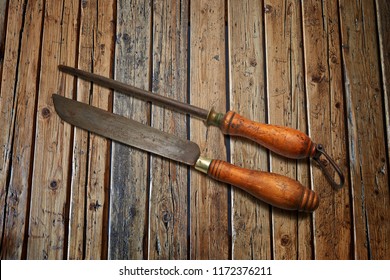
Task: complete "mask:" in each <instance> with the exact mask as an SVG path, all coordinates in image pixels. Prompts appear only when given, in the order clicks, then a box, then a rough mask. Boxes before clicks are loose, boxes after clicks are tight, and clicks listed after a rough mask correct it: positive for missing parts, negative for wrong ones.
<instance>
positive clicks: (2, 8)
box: [0, 0, 8, 85]
mask: <svg viewBox="0 0 390 280" xmlns="http://www.w3.org/2000/svg"><path fill="white" fill-rule="evenodd" d="M7 3H8V0H0V74H1V69H2V68H3V59H4V45H5V31H6V26H7V24H6V22H7V21H6V18H7ZM0 85H1V80H0Z"/></svg>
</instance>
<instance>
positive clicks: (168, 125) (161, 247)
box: [149, 0, 189, 259]
mask: <svg viewBox="0 0 390 280" xmlns="http://www.w3.org/2000/svg"><path fill="white" fill-rule="evenodd" d="M188 16H189V15H188V1H187V0H184V1H183V0H177V1H170V0H166V1H155V2H154V5H153V74H152V75H153V76H152V80H153V82H152V89H153V92H155V93H156V94H159V95H164V96H169V97H171V98H174V99H176V100H180V101H183V102H186V101H187V41H188V33H187V32H188ZM151 117H152V126H153V127H156V128H158V129H160V130H162V131H166V132H169V133H171V134H174V135H177V136H178V137H180V138H182V139H186V138H187V127H186V116H185V115H184V114H179V113H176V112H174V111H172V110H168V109H163V108H161V107H159V106H152V115H151ZM150 168H151V169H150V170H151V179H150V186H151V190H150V202H149V207H150V210H149V211H150V218H149V231H150V232H149V236H150V239H149V259H187V258H188V240H187V232H188V218H187V217H188V207H187V206H188V182H187V178H188V167H187V166H185V165H182V164H178V163H177V162H174V161H170V160H168V159H163V158H161V157H158V156H154V155H152V156H151V164H150Z"/></svg>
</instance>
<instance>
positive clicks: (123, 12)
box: [108, 1, 152, 259]
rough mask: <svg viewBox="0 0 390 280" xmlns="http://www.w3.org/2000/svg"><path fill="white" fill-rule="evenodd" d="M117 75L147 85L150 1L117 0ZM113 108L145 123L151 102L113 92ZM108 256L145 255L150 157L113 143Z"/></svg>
mask: <svg viewBox="0 0 390 280" xmlns="http://www.w3.org/2000/svg"><path fill="white" fill-rule="evenodd" d="M116 14H117V21H116V24H117V27H116V33H117V34H116V47H115V79H117V80H119V81H121V82H126V83H128V84H131V85H133V86H136V87H140V88H143V89H149V80H150V70H149V64H150V61H151V59H152V58H151V57H150V52H151V51H150V48H151V22H152V21H151V20H152V19H151V18H152V11H151V2H148V1H146V2H145V1H133V2H132V3H128V1H118V3H117V13H116ZM113 111H114V113H116V114H121V115H124V116H126V117H129V118H132V119H134V120H136V121H139V122H141V123H144V124H149V123H150V108H149V106H148V105H147V104H146V103H145V102H144V101H141V100H137V99H134V98H130V97H127V96H124V95H122V94H120V93H115V94H114V104H113ZM111 162H112V167H111V182H110V185H111V200H110V225H109V227H110V236H109V252H108V256H109V258H110V259H142V258H147V255H148V250H147V245H146V247H145V244H148V228H147V226H148V222H147V221H148V193H149V189H148V185H149V176H148V173H149V172H148V168H149V159H148V155H147V154H146V153H145V152H142V151H139V150H135V149H133V148H130V147H127V146H124V145H121V144H118V143H113V145H112V153H111Z"/></svg>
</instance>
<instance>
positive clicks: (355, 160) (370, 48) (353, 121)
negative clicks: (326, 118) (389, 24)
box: [340, 1, 390, 259]
mask: <svg viewBox="0 0 390 280" xmlns="http://www.w3.org/2000/svg"><path fill="white" fill-rule="evenodd" d="M374 4H375V3H374V2H369V1H358V2H351V1H340V18H341V40H342V41H341V44H342V55H343V61H344V64H343V68H344V69H343V70H344V82H345V89H346V97H345V98H346V104H347V108H346V111H347V117H348V144H349V161H350V168H351V170H350V176H351V183H352V186H351V187H352V190H353V194H352V198H353V225H354V244H355V247H354V254H355V258H356V259H388V258H390V248H389V246H388V243H389V237H390V224H389V223H387V222H386V221H388V220H389V219H390V208H389V205H390V201H389V198H390V196H389V188H388V186H389V175H388V169H389V162H388V161H387V159H386V142H385V131H384V124H385V119H384V109H383V103H382V100H383V93H384V92H383V90H382V85H381V82H380V72H379V71H380V65H379V48H378V43H377V35H376V33H377V29H376V20H375V7H374Z"/></svg>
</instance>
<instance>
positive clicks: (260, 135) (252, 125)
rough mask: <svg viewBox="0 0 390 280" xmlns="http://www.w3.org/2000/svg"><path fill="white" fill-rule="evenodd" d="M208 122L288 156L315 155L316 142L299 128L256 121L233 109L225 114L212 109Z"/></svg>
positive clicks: (298, 157) (299, 157)
mask: <svg viewBox="0 0 390 280" xmlns="http://www.w3.org/2000/svg"><path fill="white" fill-rule="evenodd" d="M207 124H208V125H214V126H218V127H219V128H220V129H221V131H222V133H224V134H228V135H235V136H241V137H245V138H248V139H251V140H252V141H254V142H257V143H258V144H260V145H262V146H264V147H266V148H267V149H269V150H271V151H273V152H275V153H277V154H279V155H282V156H285V157H288V158H292V159H301V158H307V157H313V156H314V154H315V152H316V144H315V143H314V142H313V141H312V140H311V139H310V137H309V136H308V135H306V134H305V133H303V132H301V131H299V130H296V129H293V128H289V127H284V126H277V125H270V124H264V123H258V122H254V121H251V120H248V119H246V118H244V117H242V116H240V115H239V114H237V113H236V112H233V111H229V112H227V113H226V114H225V115H224V114H221V113H216V112H215V111H214V110H213V109H211V110H210V112H209V116H208V118H207Z"/></svg>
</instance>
